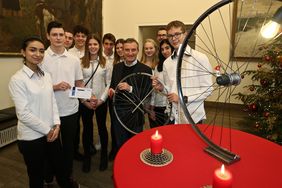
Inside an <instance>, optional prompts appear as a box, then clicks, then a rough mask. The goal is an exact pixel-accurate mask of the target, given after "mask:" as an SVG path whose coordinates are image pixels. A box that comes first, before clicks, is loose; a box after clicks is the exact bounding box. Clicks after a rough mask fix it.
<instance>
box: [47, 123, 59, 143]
mask: <svg viewBox="0 0 282 188" xmlns="http://www.w3.org/2000/svg"><path fill="white" fill-rule="evenodd" d="M59 133H60V125H55V126H54V127H53V128H52V129H51V130H50V131H49V133H48V134H47V142H53V141H54V140H56V139H57V138H58V136H59Z"/></svg>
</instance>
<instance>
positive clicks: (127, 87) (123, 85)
mask: <svg viewBox="0 0 282 188" xmlns="http://www.w3.org/2000/svg"><path fill="white" fill-rule="evenodd" d="M118 89H119V90H125V91H130V85H128V83H126V82H122V83H119V84H118Z"/></svg>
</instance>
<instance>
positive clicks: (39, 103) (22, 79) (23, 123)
mask: <svg viewBox="0 0 282 188" xmlns="http://www.w3.org/2000/svg"><path fill="white" fill-rule="evenodd" d="M44 50H45V49H44V45H43V42H42V40H41V39H40V38H38V37H36V36H33V37H29V38H27V39H26V40H24V41H23V44H22V49H21V52H22V55H23V58H24V61H23V62H24V65H23V68H22V69H20V70H19V71H17V72H16V73H15V74H14V75H13V76H12V78H11V80H10V83H9V90H10V94H11V97H12V99H13V101H14V103H15V107H16V112H17V118H18V125H17V126H18V127H17V128H18V129H17V130H18V136H17V138H18V147H19V151H20V152H21V154H22V155H23V158H24V161H25V164H26V167H27V173H28V177H29V186H30V187H31V188H33V187H34V188H43V184H44V172H45V168H44V165H45V162H46V161H49V162H48V164H50V165H52V168H53V169H54V170H55V174H56V179H57V182H58V184H59V185H60V187H70V185H68V184H67V180H66V179H67V178H66V174H65V172H63V170H64V168H63V166H62V164H63V162H62V150H61V144H60V141H59V139H58V137H59V132H60V118H59V113H58V108H57V104H56V100H55V97H54V92H53V84H52V81H51V76H50V75H49V74H48V73H47V72H43V71H42V70H41V69H40V68H39V66H38V64H40V63H41V62H42V60H43V57H44Z"/></svg>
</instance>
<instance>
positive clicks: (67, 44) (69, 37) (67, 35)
mask: <svg viewBox="0 0 282 188" xmlns="http://www.w3.org/2000/svg"><path fill="white" fill-rule="evenodd" d="M72 43H73V34H72V33H70V32H67V31H66V32H65V43H64V45H65V48H67V49H69V48H70V47H71V45H72Z"/></svg>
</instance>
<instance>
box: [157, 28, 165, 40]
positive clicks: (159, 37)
mask: <svg viewBox="0 0 282 188" xmlns="http://www.w3.org/2000/svg"><path fill="white" fill-rule="evenodd" d="M166 35H167V32H166V30H159V31H158V34H157V40H158V41H159V42H161V41H162V40H163V39H166V38H167V36H166Z"/></svg>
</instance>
